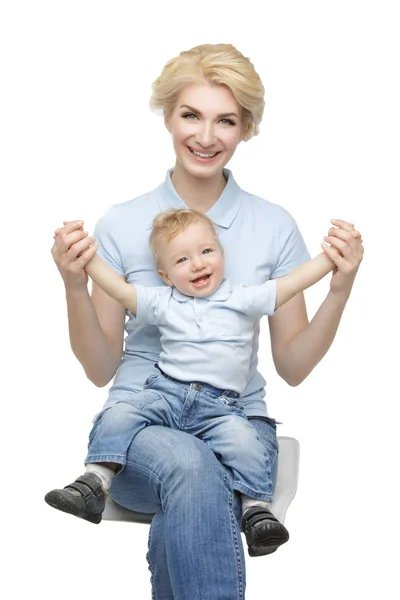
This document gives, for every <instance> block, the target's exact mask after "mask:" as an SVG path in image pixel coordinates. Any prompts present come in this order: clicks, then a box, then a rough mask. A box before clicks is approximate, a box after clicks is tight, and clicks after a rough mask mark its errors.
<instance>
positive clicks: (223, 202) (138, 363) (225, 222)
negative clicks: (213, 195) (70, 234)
mask: <svg viewBox="0 0 400 600" xmlns="http://www.w3.org/2000/svg"><path fill="white" fill-rule="evenodd" d="M171 172H172V170H171V171H169V172H168V173H167V176H166V179H165V181H164V182H163V183H162V184H161V185H160V186H158V187H157V188H156V189H155V190H153V191H151V192H149V193H148V194H144V195H143V196H140V197H138V198H136V199H134V200H130V201H128V202H124V203H121V204H116V205H114V206H113V207H112V208H111V209H110V210H109V211H108V212H107V213H106V214H105V215H104V216H103V217H102V218H101V219H100V220H99V222H98V224H97V226H96V229H95V232H94V235H95V237H96V239H97V241H98V243H99V244H100V249H99V254H100V256H101V257H102V258H103V259H104V260H105V261H106V262H107V263H108V264H109V265H110V266H111V267H113V268H114V269H115V270H116V271H117V272H118V273H120V274H121V275H124V276H125V277H126V279H127V281H128V282H129V283H135V284H138V285H143V286H146V287H155V286H161V285H163V281H162V280H161V279H160V277H159V276H158V274H157V269H156V265H155V262H154V259H153V256H152V253H151V250H150V247H149V244H148V238H149V234H150V231H151V226H152V222H153V219H154V217H155V216H156V214H158V213H159V212H161V211H163V210H167V209H169V208H187V206H186V205H185V203H184V201H183V200H182V199H181V198H180V196H179V195H178V194H177V192H176V190H175V188H174V186H173V185H172V182H171ZM224 174H225V177H226V179H227V184H226V186H225V189H224V191H223V192H222V194H221V196H220V197H219V199H218V200H217V202H216V203H215V204H214V205H213V206H212V208H211V209H210V210H209V211H208V213H207V216H208V217H210V219H212V221H214V223H215V224H216V225H217V226H218V231H219V237H220V240H221V243H222V245H223V246H224V248H225V276H226V277H227V278H228V279H229V280H230V281H231V282H232V284H233V285H238V284H241V283H242V284H244V285H246V286H250V285H260V284H262V283H264V282H265V281H268V279H273V278H277V277H281V276H282V275H286V274H287V273H289V272H290V271H291V270H292V269H293V268H294V267H295V266H296V265H298V264H301V263H302V262H305V261H306V260H309V258H310V257H309V254H308V252H307V249H306V246H305V244H304V241H303V238H302V236H301V234H300V232H299V230H298V228H297V225H296V223H295V221H294V219H293V218H292V217H291V215H290V214H289V213H288V212H287V211H286V210H285V209H283V208H282V207H281V206H278V205H277V204H272V203H271V202H268V201H266V200H264V199H262V198H259V197H257V196H253V195H252V194H249V193H247V192H244V191H243V190H242V189H241V188H240V187H239V186H238V185H237V183H236V182H235V180H234V178H233V176H232V174H231V172H230V171H228V170H227V169H225V171H224ZM125 329H126V337H125V349H124V353H123V357H122V362H121V365H120V368H119V370H118V372H117V374H116V376H115V378H114V381H113V385H112V386H111V388H110V391H109V397H108V400H107V403H106V405H107V406H109V405H111V404H114V403H115V402H116V401H119V400H125V399H127V397H128V396H129V394H131V393H135V392H137V391H139V390H141V389H142V387H143V384H144V382H145V380H146V378H147V377H148V375H149V373H150V371H151V370H152V369H153V367H154V364H155V363H156V362H158V360H159V354H160V350H161V346H160V333H159V331H158V328H157V327H156V326H155V325H140V324H139V323H137V322H136V319H135V318H134V315H132V314H131V313H130V312H129V311H127V322H126V327H125ZM258 337H259V321H258V322H256V326H255V331H254V336H253V343H252V352H251V357H250V367H249V372H248V380H247V385H246V388H245V390H244V391H243V394H242V400H243V403H244V406H245V411H246V414H247V415H248V416H266V415H267V409H266V405H265V401H264V399H263V398H264V396H265V390H264V388H265V384H266V382H265V379H264V378H263V377H262V375H261V374H260V373H259V372H258V371H257V350H258Z"/></svg>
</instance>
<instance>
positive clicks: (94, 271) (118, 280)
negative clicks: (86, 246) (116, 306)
mask: <svg viewBox="0 0 400 600" xmlns="http://www.w3.org/2000/svg"><path fill="white" fill-rule="evenodd" d="M98 247H99V246H98V244H95V248H96V249H97V248H98ZM85 271H86V273H87V274H88V275H89V277H91V279H93V281H94V282H95V283H96V284H97V285H98V286H99V287H101V289H102V290H103V291H104V292H106V294H108V295H109V296H111V298H114V300H117V301H118V302H120V303H121V304H122V306H124V307H125V308H128V309H129V310H130V311H131V312H133V313H135V314H136V307H137V304H136V288H135V286H134V285H132V284H130V283H127V282H126V281H125V279H123V278H122V277H121V276H120V275H118V273H116V272H115V271H114V269H112V268H111V267H110V266H109V265H107V264H106V263H105V262H104V260H102V259H101V258H100V256H97V255H96V256H94V257H93V258H92V259H91V260H90V261H89V262H88V263H87V264H86V266H85Z"/></svg>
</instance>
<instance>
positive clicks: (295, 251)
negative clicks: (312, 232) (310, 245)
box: [271, 208, 310, 279]
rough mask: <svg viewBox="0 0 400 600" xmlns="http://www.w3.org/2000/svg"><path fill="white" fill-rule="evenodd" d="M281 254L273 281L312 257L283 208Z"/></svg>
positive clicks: (272, 277) (280, 233)
mask: <svg viewBox="0 0 400 600" xmlns="http://www.w3.org/2000/svg"><path fill="white" fill-rule="evenodd" d="M277 243H278V247H279V251H278V252H279V254H278V260H277V263H276V265H275V268H274V269H273V271H272V272H271V279H276V278H277V277H282V276H283V275H287V274H288V273H290V271H292V270H293V269H294V267H297V265H300V264H302V263H303V262H306V261H307V260H310V255H309V252H308V250H307V247H306V245H305V242H304V240H303V237H302V235H301V233H300V231H299V228H298V227H297V223H296V221H295V220H294V219H293V217H292V216H291V215H290V214H289V213H288V212H287V211H286V210H285V209H283V208H282V215H281V220H280V223H279V228H278V240H277Z"/></svg>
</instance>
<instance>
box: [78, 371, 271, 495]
mask: <svg viewBox="0 0 400 600" xmlns="http://www.w3.org/2000/svg"><path fill="white" fill-rule="evenodd" d="M149 425H162V426H165V427H169V428H171V429H177V430H179V431H182V432H186V433H189V434H191V435H193V436H195V437H197V438H199V439H201V440H202V441H203V442H205V443H206V444H207V445H208V446H209V447H210V449H211V450H212V451H213V453H214V454H215V456H216V457H217V458H218V459H219V460H220V462H221V463H222V464H223V465H224V466H226V467H229V468H230V469H231V470H232V473H233V484H232V487H233V489H235V490H236V491H238V492H241V493H243V494H246V495H247V496H250V497H251V498H256V499H258V500H265V501H271V500H272V497H273V485H274V483H273V477H272V470H271V466H272V463H271V459H275V454H274V456H273V457H270V456H269V454H268V450H267V448H266V446H265V445H264V444H263V443H262V442H261V441H260V439H259V437H258V434H257V430H256V429H255V427H253V425H252V424H251V423H250V422H249V420H248V419H247V417H246V414H245V413H244V410H243V404H242V402H241V400H240V396H239V394H238V393H237V392H232V391H229V390H219V389H217V388H214V387H213V386H210V385H207V384H204V383H196V382H193V383H184V382H180V381H177V380H176V379H172V378H171V377H169V376H168V375H165V374H164V373H162V372H161V371H160V370H159V369H155V370H154V372H153V373H152V374H151V375H150V377H148V379H147V381H146V383H145V385H144V388H143V390H142V391H141V392H134V393H128V394H127V396H126V399H124V401H120V402H118V403H116V404H114V405H112V406H110V407H107V408H105V409H104V410H103V411H102V412H101V413H99V414H98V415H97V416H96V418H95V421H94V425H93V428H92V431H91V433H90V436H89V448H88V455H87V458H86V460H85V462H86V463H99V462H113V463H118V464H121V465H122V466H125V464H126V457H127V452H128V449H129V446H130V445H131V443H132V440H133V439H134V438H135V436H136V435H137V434H138V433H139V432H140V431H141V430H142V429H144V428H145V427H147V426H149Z"/></svg>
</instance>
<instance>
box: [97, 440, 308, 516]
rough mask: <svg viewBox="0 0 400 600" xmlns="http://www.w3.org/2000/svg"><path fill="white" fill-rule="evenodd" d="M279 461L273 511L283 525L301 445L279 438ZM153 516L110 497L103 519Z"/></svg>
mask: <svg viewBox="0 0 400 600" xmlns="http://www.w3.org/2000/svg"><path fill="white" fill-rule="evenodd" d="M278 443H279V460H278V478H277V482H276V488H275V495H274V501H273V503H272V504H271V511H272V513H273V514H274V515H275V516H276V518H277V519H279V521H280V522H281V523H283V522H284V520H285V516H286V511H287V509H288V507H289V505H290V503H291V502H292V500H293V498H294V497H295V495H296V491H297V482H298V475H299V459H300V445H299V442H298V441H297V440H296V439H295V438H292V437H286V436H278ZM152 518H153V514H149V513H140V512H134V511H132V510H128V509H126V508H123V507H122V506H120V505H119V504H117V503H116V502H114V501H113V500H111V498H110V497H108V499H107V503H106V508H105V511H104V513H103V519H105V520H106V521H131V522H133V523H147V524H148V523H151V520H152Z"/></svg>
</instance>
